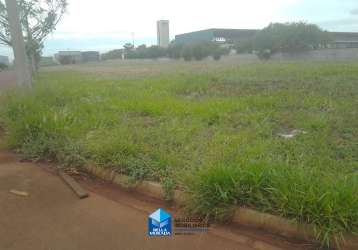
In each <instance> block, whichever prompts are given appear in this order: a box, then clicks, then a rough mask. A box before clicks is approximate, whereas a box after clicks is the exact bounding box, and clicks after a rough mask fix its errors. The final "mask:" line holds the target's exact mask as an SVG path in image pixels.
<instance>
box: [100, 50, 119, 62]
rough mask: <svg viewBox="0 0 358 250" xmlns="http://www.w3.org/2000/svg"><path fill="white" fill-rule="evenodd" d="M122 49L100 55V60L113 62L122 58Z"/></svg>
mask: <svg viewBox="0 0 358 250" xmlns="http://www.w3.org/2000/svg"><path fill="white" fill-rule="evenodd" d="M123 53H124V50H123V49H115V50H111V51H108V52H106V53H104V54H102V55H101V58H102V60H113V59H120V58H122V54H123Z"/></svg>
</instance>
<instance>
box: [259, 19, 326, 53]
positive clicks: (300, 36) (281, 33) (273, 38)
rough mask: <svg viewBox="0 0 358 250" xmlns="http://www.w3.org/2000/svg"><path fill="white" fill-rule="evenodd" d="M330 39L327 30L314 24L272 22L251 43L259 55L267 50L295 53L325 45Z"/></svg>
mask: <svg viewBox="0 0 358 250" xmlns="http://www.w3.org/2000/svg"><path fill="white" fill-rule="evenodd" d="M330 40H331V38H330V36H329V34H328V32H326V31H323V30H322V29H320V28H319V27H318V26H317V25H314V24H307V23H305V22H293V23H272V24H270V25H269V26H268V27H266V28H264V29H263V30H261V31H259V32H258V33H257V35H256V37H255V39H254V43H253V45H254V49H255V50H256V51H258V54H259V55H260V54H261V55H263V54H267V51H270V54H274V53H277V52H289V53H296V52H302V51H306V50H312V49H318V48H321V47H326V46H327V44H328V43H329V41H330ZM265 51H266V52H265ZM265 57H267V55H265Z"/></svg>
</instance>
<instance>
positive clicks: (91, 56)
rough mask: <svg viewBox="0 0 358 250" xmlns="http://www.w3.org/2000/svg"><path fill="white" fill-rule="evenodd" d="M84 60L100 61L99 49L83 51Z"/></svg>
mask: <svg viewBox="0 0 358 250" xmlns="http://www.w3.org/2000/svg"><path fill="white" fill-rule="evenodd" d="M81 54H82V62H98V61H99V60H100V55H99V52H98V51H85V52H82V53H81Z"/></svg>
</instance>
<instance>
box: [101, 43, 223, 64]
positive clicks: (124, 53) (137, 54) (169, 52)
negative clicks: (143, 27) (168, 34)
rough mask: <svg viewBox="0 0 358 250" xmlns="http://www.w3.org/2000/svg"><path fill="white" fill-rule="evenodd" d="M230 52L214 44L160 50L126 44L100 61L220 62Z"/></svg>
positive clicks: (103, 55) (196, 44) (195, 44)
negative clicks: (170, 60)
mask: <svg viewBox="0 0 358 250" xmlns="http://www.w3.org/2000/svg"><path fill="white" fill-rule="evenodd" d="M229 52H230V49H228V48H222V47H221V46H220V45H219V44H217V43H214V42H206V41H202V42H197V43H194V44H187V45H184V44H177V43H175V42H172V43H171V44H170V45H169V47H168V48H162V47H159V46H156V45H153V46H146V45H145V44H143V45H140V46H138V47H136V48H135V47H134V46H133V45H132V44H130V43H127V44H125V45H124V46H123V49H116V50H111V51H109V52H107V53H104V54H102V56H101V58H102V60H110V59H119V58H123V57H124V58H126V59H145V58H147V59H158V58H161V57H169V58H172V59H180V58H183V59H184V60H185V61H191V60H197V61H200V60H203V59H205V58H208V57H212V58H213V59H214V60H220V59H221V57H222V56H223V55H226V54H228V53H229Z"/></svg>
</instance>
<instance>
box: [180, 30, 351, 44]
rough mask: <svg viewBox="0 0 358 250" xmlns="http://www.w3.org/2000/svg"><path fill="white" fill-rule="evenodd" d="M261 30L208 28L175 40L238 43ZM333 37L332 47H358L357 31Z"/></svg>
mask: <svg viewBox="0 0 358 250" xmlns="http://www.w3.org/2000/svg"><path fill="white" fill-rule="evenodd" d="M259 31H260V30H254V29H207V30H200V31H194V32H190V33H185V34H180V35H176V36H175V42H176V43H180V44H190V43H196V42H202V41H214V42H218V43H226V44H237V43H242V42H245V41H249V40H251V39H253V38H254V37H255V35H256V33H257V32H259ZM330 34H332V37H333V40H334V41H333V42H332V44H331V45H330V47H331V48H340V49H342V48H358V33H357V32H330Z"/></svg>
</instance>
